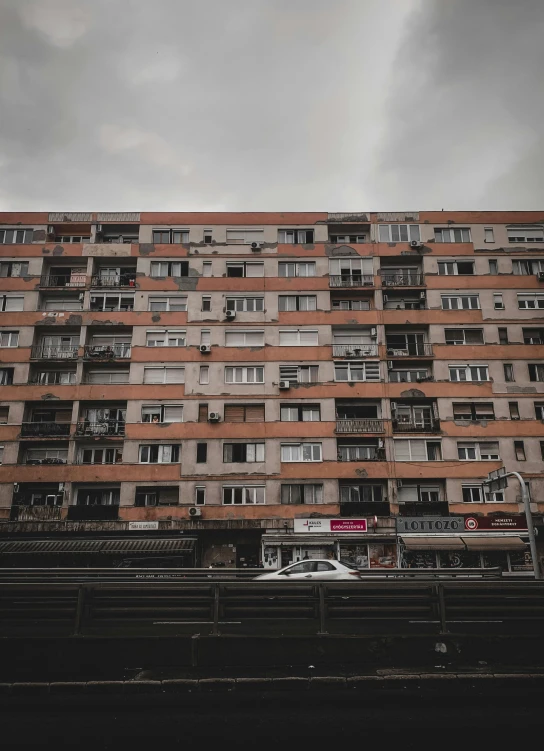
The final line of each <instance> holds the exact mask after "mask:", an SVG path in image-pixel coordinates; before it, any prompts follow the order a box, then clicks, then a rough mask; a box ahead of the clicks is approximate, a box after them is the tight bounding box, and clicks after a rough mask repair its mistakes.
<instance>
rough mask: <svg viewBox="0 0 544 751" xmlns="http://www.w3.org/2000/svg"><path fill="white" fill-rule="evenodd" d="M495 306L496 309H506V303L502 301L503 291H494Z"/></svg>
mask: <svg viewBox="0 0 544 751" xmlns="http://www.w3.org/2000/svg"><path fill="white" fill-rule="evenodd" d="M493 307H494V308H495V310H504V303H503V301H502V293H501V292H494V293H493Z"/></svg>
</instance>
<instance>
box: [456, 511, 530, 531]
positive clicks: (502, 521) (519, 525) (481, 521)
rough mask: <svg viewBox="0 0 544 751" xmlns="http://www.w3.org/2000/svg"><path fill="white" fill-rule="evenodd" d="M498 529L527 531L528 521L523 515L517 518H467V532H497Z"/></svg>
mask: <svg viewBox="0 0 544 751" xmlns="http://www.w3.org/2000/svg"><path fill="white" fill-rule="evenodd" d="M498 529H521V530H526V529H527V519H526V518H525V516H523V515H522V514H518V515H515V516H467V518H466V519H465V532H476V531H478V532H490V531H493V532H496V531H497V530H498Z"/></svg>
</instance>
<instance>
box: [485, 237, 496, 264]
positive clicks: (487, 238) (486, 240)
mask: <svg viewBox="0 0 544 751" xmlns="http://www.w3.org/2000/svg"><path fill="white" fill-rule="evenodd" d="M484 242H486V243H494V242H495V233H494V231H493V227H484ZM490 263H491V261H490ZM491 273H492V272H491Z"/></svg>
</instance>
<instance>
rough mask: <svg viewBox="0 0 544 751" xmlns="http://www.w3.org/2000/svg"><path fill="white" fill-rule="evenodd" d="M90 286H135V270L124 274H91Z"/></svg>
mask: <svg viewBox="0 0 544 751" xmlns="http://www.w3.org/2000/svg"><path fill="white" fill-rule="evenodd" d="M91 286H92V287H106V288H107V289H110V288H113V287H135V286H136V272H135V271H133V272H130V273H126V274H118V275H112V276H100V275H98V276H93V277H92V279H91Z"/></svg>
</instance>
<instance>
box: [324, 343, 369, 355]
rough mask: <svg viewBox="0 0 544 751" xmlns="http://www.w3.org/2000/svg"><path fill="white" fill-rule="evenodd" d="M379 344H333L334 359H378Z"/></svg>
mask: <svg viewBox="0 0 544 751" xmlns="http://www.w3.org/2000/svg"><path fill="white" fill-rule="evenodd" d="M377 354H378V345H377V344H333V345H332V355H333V357H376V356H377Z"/></svg>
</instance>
